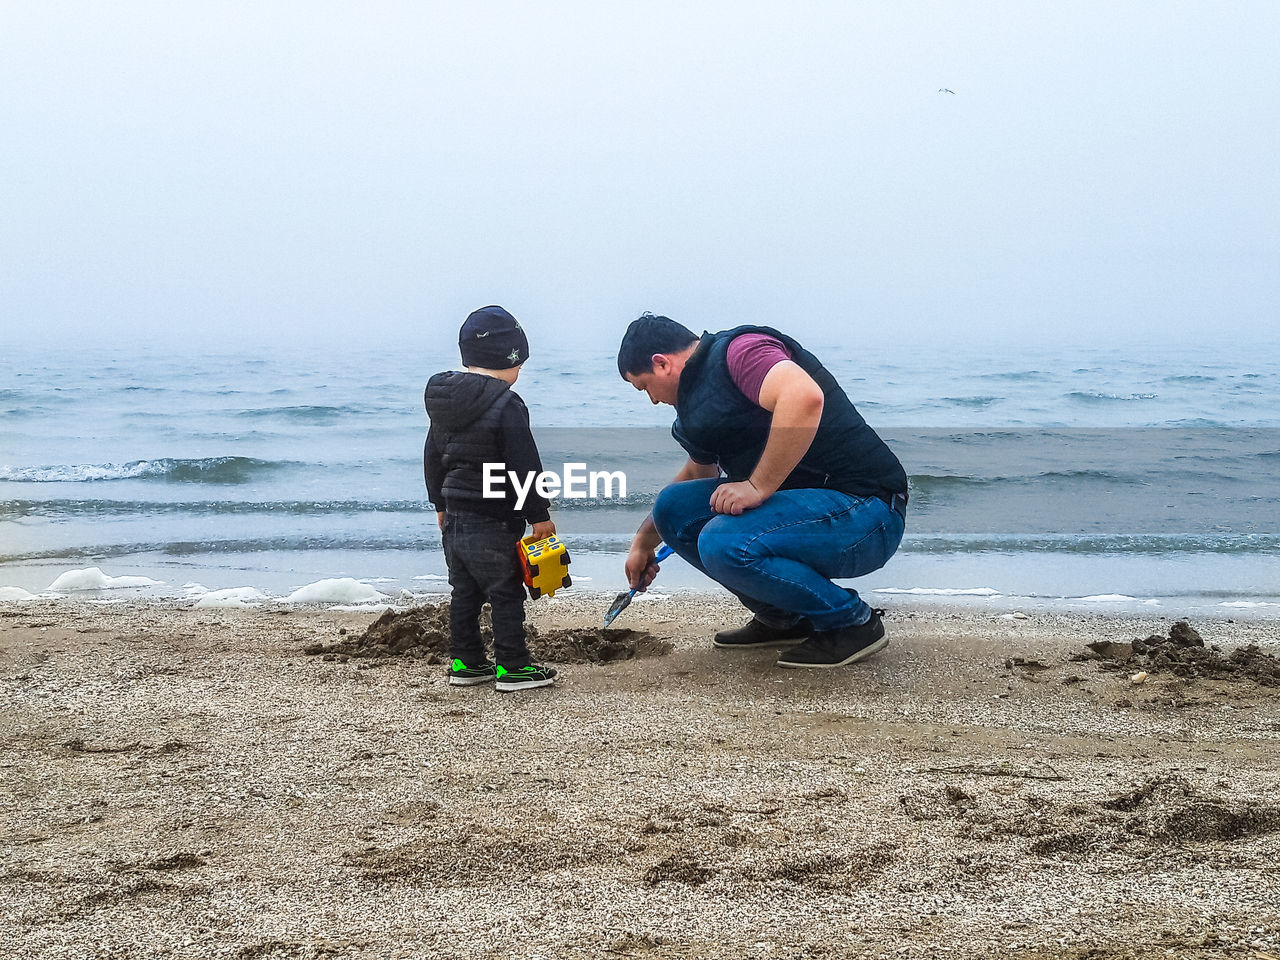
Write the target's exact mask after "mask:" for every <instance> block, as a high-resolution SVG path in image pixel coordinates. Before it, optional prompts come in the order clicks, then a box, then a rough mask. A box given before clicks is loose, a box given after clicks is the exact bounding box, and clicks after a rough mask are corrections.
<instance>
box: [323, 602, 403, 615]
mask: <svg viewBox="0 0 1280 960" xmlns="http://www.w3.org/2000/svg"><path fill="white" fill-rule="evenodd" d="M329 609H330V610H337V611H338V612H339V613H377V612H379V611H380V610H394V609H395V607H393V606H392V605H391V604H389V603H339V604H336V605H335V606H332V607H330V608H329Z"/></svg>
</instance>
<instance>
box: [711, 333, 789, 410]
mask: <svg viewBox="0 0 1280 960" xmlns="http://www.w3.org/2000/svg"><path fill="white" fill-rule="evenodd" d="M790 359H791V352H790V351H789V350H788V349H787V348H786V347H784V346H783V345H782V341H781V340H779V339H778V338H777V337H771V336H769V335H768V334H765V333H744V334H742V335H741V336H737V337H734V338H733V341H732V342H731V343H730V344H729V350H728V352H727V353H726V355H725V360H726V362H727V363H728V364H729V376H730V377H731V378H733V382H734V385H735V386H737V388H738V389H739V390H741V391H742V394H743V396H745V397H746V398H747V399H748V400H750V401H751V402H752V403H754V404H759V403H760V387H761V386H762V385H763V384H764V378H765V377H766V376H768V375H769V371H770V370H772V369H773V368H774V367H775V366H776V365H778V364H779V363H781V362H782V361H783V360H790Z"/></svg>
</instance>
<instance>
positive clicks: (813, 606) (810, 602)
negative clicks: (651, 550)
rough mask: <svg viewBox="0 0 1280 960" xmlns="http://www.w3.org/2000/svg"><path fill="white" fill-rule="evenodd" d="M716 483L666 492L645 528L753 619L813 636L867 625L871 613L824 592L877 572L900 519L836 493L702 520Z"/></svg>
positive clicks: (854, 600)
mask: <svg viewBox="0 0 1280 960" xmlns="http://www.w3.org/2000/svg"><path fill="white" fill-rule="evenodd" d="M725 482H726V481H725V480H724V478H720V479H712V480H687V481H685V482H683V483H673V484H671V485H670V486H668V487H665V488H664V489H663V490H662V492H661V493H659V494H658V499H657V501H656V502H655V503H654V505H653V522H654V525H655V526H656V527H657V528H658V532H659V533H660V534H662V539H663V540H665V541H666V542H667V544H668V545H669V546H670V547H671V548H672V549H673V550H674V551H675V552H676V553H678V554H679V555H680V556H681V557H683V558H684V559H685V560H687V561H688V562H689V563H691V564H693V565H694V566H695V567H697V568H698V569H699V570H701V571H702V572H703V573H705V574H706V575H707V576H709V577H710V578H711V579H712V580H715V581H716V582H718V583H720V584H721V585H723V586H724V587H726V588H728V589H729V590H730V591H732V592H733V593H734V594H736V595H737V597H738V599H740V600H741V601H742V602H743V603H744V604H745V605H746V607H747V608H748V609H749V610H751V611H752V612H753V613H755V614H756V617H757V619H759V620H761V621H762V622H764V623H767V624H769V625H770V626H774V627H789V626H792V625H794V624H795V623H796V622H797V621H799V620H800V619H801V618H802V617H803V618H807V619H808V620H809V621H810V622H811V623H812V624H813V627H814V629H815V630H838V629H840V628H841V627H848V626H856V625H858V624H862V623H866V622H867V620H868V619H869V618H870V616H871V608H870V607H869V606H867V604H866V602H865V601H863V600H862V598H860V597H859V596H858V595H857V593H856V592H854V591H852V590H846V589H845V588H844V587H841V586H838V585H836V584H834V583H832V582H831V581H832V579H834V578H845V577H861V576H864V575H865V574H868V573H871V572H872V571H873V570H879V569H880V568H881V567H883V566H884V565H885V563H886V562H887V561H888V559H889V558H890V557H891V556H893V553H894V551H895V550H897V549H898V544H900V543H901V542H902V532H903V528H904V526H905V521H904V520H903V518H902V517H901V516H900V515H899V514H898V513H896V512H895V511H893V510H890V509H889V506H888V504H886V503H885V502H884V501H883V500H880V499H878V498H876V497H865V498H864V497H854V496H850V495H849V494H847V493H840V492H839V491H837V490H825V489H804V490H779V491H778V492H777V493H775V494H774V495H773V496H771V497H770V498H769V499H768V500H766V501H765V502H764V503H763V504H761V505H760V506H758V507H756V508H755V509H754V510H747V511H745V512H744V513H742V514H741V515H740V516H736V517H734V516H730V515H729V514H718V513H714V512H713V511H712V510H711V494H712V491H714V490H715V488H716V487H717V486H718V485H719V484H721V483H725Z"/></svg>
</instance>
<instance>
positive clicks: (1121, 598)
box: [1077, 593, 1138, 603]
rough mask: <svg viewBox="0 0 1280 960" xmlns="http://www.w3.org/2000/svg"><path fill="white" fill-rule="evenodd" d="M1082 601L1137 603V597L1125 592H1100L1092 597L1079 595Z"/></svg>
mask: <svg viewBox="0 0 1280 960" xmlns="http://www.w3.org/2000/svg"><path fill="white" fill-rule="evenodd" d="M1077 599H1078V600H1079V601H1080V602H1081V603H1137V602H1138V598H1137V597H1130V596H1127V595H1126V594H1123V593H1099V594H1095V595H1094V596H1092V597H1078V598H1077Z"/></svg>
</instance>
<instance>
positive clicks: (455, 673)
mask: <svg viewBox="0 0 1280 960" xmlns="http://www.w3.org/2000/svg"><path fill="white" fill-rule="evenodd" d="M496 671H497V668H496V667H494V665H493V664H492V663H481V664H477V665H476V666H474V667H468V666H467V665H466V664H465V663H463V662H462V661H461V660H459V659H458V658H457V657H455V658H454V660H453V663H452V665H450V667H449V683H450V684H452V685H453V686H455V687H474V686H475V685H476V684H477V683H490V682H492V681H493V678H494V677H495V676H497V672H496Z"/></svg>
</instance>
